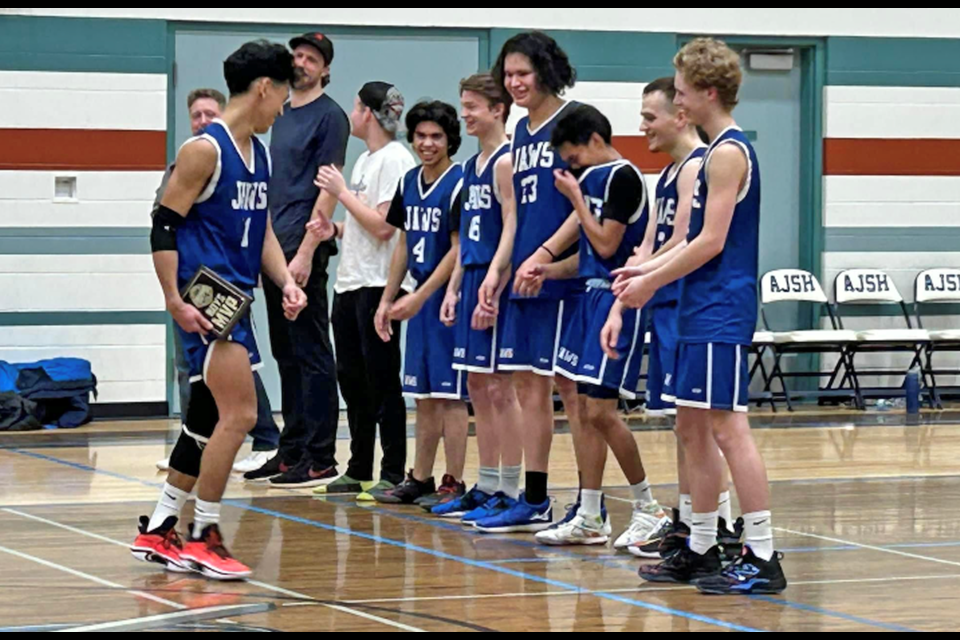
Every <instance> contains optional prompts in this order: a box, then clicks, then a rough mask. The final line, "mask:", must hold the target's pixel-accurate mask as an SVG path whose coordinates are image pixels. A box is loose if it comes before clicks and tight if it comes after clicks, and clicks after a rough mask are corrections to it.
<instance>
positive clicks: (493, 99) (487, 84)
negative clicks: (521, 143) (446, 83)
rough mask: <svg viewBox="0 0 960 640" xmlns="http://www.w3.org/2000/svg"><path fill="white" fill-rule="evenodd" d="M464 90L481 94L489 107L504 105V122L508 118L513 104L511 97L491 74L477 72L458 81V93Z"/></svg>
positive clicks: (461, 93)
mask: <svg viewBox="0 0 960 640" xmlns="http://www.w3.org/2000/svg"><path fill="white" fill-rule="evenodd" d="M464 91H472V92H474V93H477V94H479V95H481V96H483V97H484V98H486V100H487V104H488V105H490V108H493V107H495V106H497V105H498V104H502V105H503V107H504V108H503V121H504V122H506V121H507V120H509V119H510V107H511V106H512V105H513V98H511V97H510V94H509V93H507V90H506V89H504V87H503V83H502V82H497V81H496V80H495V79H494V77H493V75H491V74H489V73H477V74H474V75H472V76H470V77H469V78H464V79H463V80H461V81H460V95H463V92H464Z"/></svg>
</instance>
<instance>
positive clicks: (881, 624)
mask: <svg viewBox="0 0 960 640" xmlns="http://www.w3.org/2000/svg"><path fill="white" fill-rule="evenodd" d="M750 599H751V600H759V601H760V602H767V603H770V604H776V605H780V606H784V607H790V608H792V609H799V610H801V611H809V612H810V613H819V614H820V615H824V616H828V617H831V618H839V619H841V620H847V621H848V622H856V623H857V624H863V625H868V626H871V627H877V628H879V629H886V630H887V631H897V632H899V633H921V632H920V630H919V629H911V628H910V627H902V626H900V625H897V624H888V623H886V622H879V621H876V620H868V619H867V618H860V617H858V616H851V615H848V614H846V613H840V612H838V611H830V610H829V609H821V608H820V607H815V606H812V605H809V604H802V603H800V602H793V601H792V600H779V599H777V598H771V597H770V596H750Z"/></svg>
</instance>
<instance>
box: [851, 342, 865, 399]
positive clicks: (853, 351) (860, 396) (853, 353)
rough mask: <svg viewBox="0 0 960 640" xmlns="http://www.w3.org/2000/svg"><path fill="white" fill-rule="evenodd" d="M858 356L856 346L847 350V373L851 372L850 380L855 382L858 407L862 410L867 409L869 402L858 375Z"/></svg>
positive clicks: (854, 388) (855, 397)
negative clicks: (865, 398) (856, 361)
mask: <svg viewBox="0 0 960 640" xmlns="http://www.w3.org/2000/svg"><path fill="white" fill-rule="evenodd" d="M856 357H857V350H856V348H851V349H849V350H848V351H847V373H848V374H849V377H850V380H851V381H852V382H853V394H854V400H855V402H856V405H857V408H858V409H859V410H860V411H866V409H867V404H866V402H864V400H863V391H862V390H861V389H860V378H859V376H858V375H857V368H856V365H855V364H854V362H855V360H856Z"/></svg>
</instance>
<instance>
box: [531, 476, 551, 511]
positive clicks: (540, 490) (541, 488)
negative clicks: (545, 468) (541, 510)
mask: <svg viewBox="0 0 960 640" xmlns="http://www.w3.org/2000/svg"><path fill="white" fill-rule="evenodd" d="M546 501H547V474H545V473H539V472H537V471H527V504H532V505H535V506H536V505H540V504H543V503H544V502H546Z"/></svg>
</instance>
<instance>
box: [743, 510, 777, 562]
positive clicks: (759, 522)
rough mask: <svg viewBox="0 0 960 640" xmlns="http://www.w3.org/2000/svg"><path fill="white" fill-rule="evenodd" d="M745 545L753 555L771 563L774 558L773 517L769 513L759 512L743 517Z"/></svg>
mask: <svg viewBox="0 0 960 640" xmlns="http://www.w3.org/2000/svg"><path fill="white" fill-rule="evenodd" d="M743 523H744V534H745V535H744V538H745V541H744V544H746V545H747V546H748V547H750V550H751V551H753V555H755V556H757V557H758V558H760V559H761V560H765V561H767V562H769V561H770V560H771V559H772V558H773V554H774V549H773V517H772V516H771V515H770V512H769V511H758V512H757V513H748V514H746V515H744V516H743Z"/></svg>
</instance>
